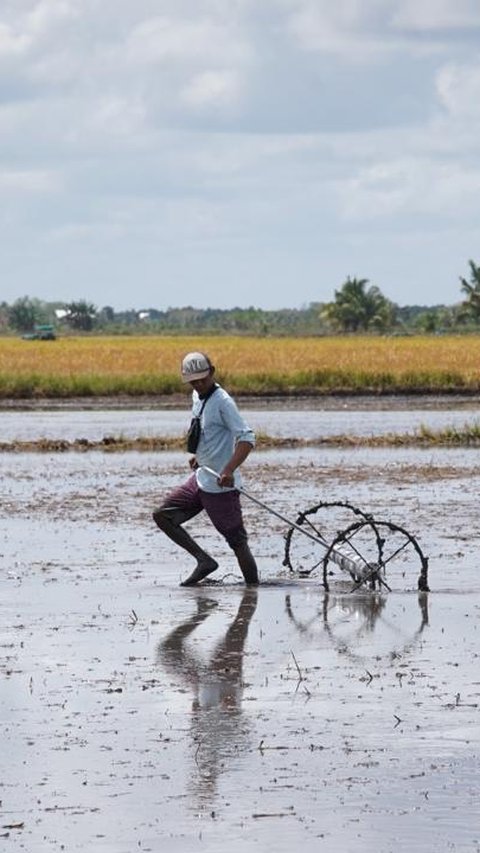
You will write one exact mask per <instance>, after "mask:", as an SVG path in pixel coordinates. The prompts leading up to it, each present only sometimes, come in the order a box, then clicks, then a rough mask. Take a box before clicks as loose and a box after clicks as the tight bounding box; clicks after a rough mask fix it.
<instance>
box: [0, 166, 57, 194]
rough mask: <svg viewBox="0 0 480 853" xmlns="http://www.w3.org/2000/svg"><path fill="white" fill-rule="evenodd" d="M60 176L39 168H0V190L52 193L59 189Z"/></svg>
mask: <svg viewBox="0 0 480 853" xmlns="http://www.w3.org/2000/svg"><path fill="white" fill-rule="evenodd" d="M60 185H61V182H60V178H59V175H58V174H57V173H56V172H49V171H44V170H40V169H37V170H35V169H31V170H15V171H12V170H0V190H2V191H5V190H7V191H18V192H20V193H22V194H23V193H52V192H56V191H57V190H58V189H60Z"/></svg>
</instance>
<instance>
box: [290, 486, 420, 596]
mask: <svg viewBox="0 0 480 853" xmlns="http://www.w3.org/2000/svg"><path fill="white" fill-rule="evenodd" d="M352 514H353V515H355V516H356V518H357V520H356V521H354V522H353V523H352V521H351V519H352ZM322 515H323V516H324V517H323V519H322ZM329 515H331V516H332V517H330V518H329V517H328V516H329ZM339 522H340V524H339ZM327 528H328V532H327ZM302 534H305V535H302ZM283 564H284V565H285V566H288V567H289V568H290V570H291V571H295V572H297V573H298V574H300V575H301V576H308V575H310V574H311V573H312V572H314V571H315V570H316V569H318V568H319V567H320V566H322V569H323V585H324V587H325V589H327V590H328V588H329V584H328V577H329V576H332V575H335V574H336V573H337V572H340V573H341V575H343V576H345V573H347V575H348V576H350V578H351V579H352V580H353V581H354V583H355V585H354V587H353V589H356V588H359V587H360V586H362V585H365V586H367V587H368V588H370V589H376V588H384V589H387V590H388V589H391V587H392V586H393V585H395V586H397V587H398V585H400V586H401V587H402V588H403V587H404V586H405V579H406V578H407V579H408V577H409V576H410V575H411V570H412V566H413V568H415V570H417V571H418V570H419V576H418V582H417V585H418V588H419V589H420V590H428V580H427V573H428V560H427V558H426V557H425V555H424V554H423V552H422V550H421V548H420V546H419V544H418V542H417V540H416V539H415V537H414V536H412V535H411V534H410V533H408V531H407V530H405V529H404V528H403V527H400V526H399V525H397V524H394V523H393V522H390V521H377V520H376V519H374V518H373V517H372V516H371V515H368V514H367V513H364V512H362V511H361V510H359V509H358V508H357V507H354V506H352V505H351V504H348V503H345V502H343V501H336V502H331V503H330V502H322V503H319V504H317V505H316V506H313V507H310V509H308V510H306V511H305V512H303V513H301V514H300V515H299V516H298V518H297V521H296V526H295V527H291V528H290V529H289V530H288V532H287V535H286V538H285V557H284V561H283ZM407 582H408V580H407Z"/></svg>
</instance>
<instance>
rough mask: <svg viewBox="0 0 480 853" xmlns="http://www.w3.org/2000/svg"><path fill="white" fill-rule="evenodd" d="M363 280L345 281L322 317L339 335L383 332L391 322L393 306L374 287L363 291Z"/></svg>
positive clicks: (365, 282) (350, 279)
mask: <svg viewBox="0 0 480 853" xmlns="http://www.w3.org/2000/svg"><path fill="white" fill-rule="evenodd" d="M367 284H368V279H367V278H360V279H358V278H350V276H349V277H348V278H347V280H346V282H345V283H344V284H343V285H342V287H341V288H340V290H336V291H335V301H334V302H330V303H329V304H328V305H326V306H325V309H324V311H323V316H324V317H325V318H326V319H327V320H329V321H330V322H331V323H332V324H333V325H334V326H335V327H337V328H338V329H340V330H341V331H343V332H359V331H364V332H365V331H368V330H370V329H377V330H379V331H380V330H384V329H386V328H388V327H389V326H392V325H393V324H394V322H395V306H394V305H393V303H392V302H390V301H389V300H388V299H386V298H385V296H384V295H383V293H382V292H381V290H380V289H379V288H378V287H375V286H373V287H369V288H368V289H367Z"/></svg>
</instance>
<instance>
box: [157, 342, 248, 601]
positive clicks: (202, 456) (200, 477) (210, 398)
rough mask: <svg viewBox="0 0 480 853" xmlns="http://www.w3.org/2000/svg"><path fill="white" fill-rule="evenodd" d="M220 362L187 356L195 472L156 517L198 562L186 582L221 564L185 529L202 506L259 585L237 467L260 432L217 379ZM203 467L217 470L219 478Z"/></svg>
mask: <svg viewBox="0 0 480 853" xmlns="http://www.w3.org/2000/svg"><path fill="white" fill-rule="evenodd" d="M214 375H215V367H214V366H213V364H212V363H211V361H210V359H209V357H208V356H207V355H205V353H202V352H190V353H188V355H186V356H185V358H184V359H183V361H182V380H183V382H188V383H189V384H190V385H191V387H192V389H193V393H192V424H191V427H190V430H189V437H188V442H189V444H188V450H190V452H191V453H193V454H194V455H193V456H191V458H190V460H189V465H190V468H191V469H192V471H193V472H194V473H192V474H191V476H190V477H189V478H188V480H187V481H186V482H185V483H183V484H182V485H181V486H179V487H178V488H176V489H174V490H173V491H172V492H170V494H168V495H167V496H166V497H165V499H164V501H163V502H162V503H161V504H160V506H159V507H158V509H156V510H155V511H154V513H153V518H154V520H155V522H156V524H157V525H158V527H159V528H160V530H163V532H164V533H166V534H167V536H169V537H170V539H172V540H173V542H176V544H177V545H180V547H181V548H184V549H185V550H186V551H188V553H189V554H191V555H192V557H195V559H196V561H197V565H196V566H195V568H194V570H193V572H192V573H191V575H189V577H188V578H186V580H184V581H182V583H181V586H194V585H195V584H197V583H198V582H199V581H201V580H203V579H204V578H206V577H207V575H210V574H211V573H212V572H214V571H215V569H217V568H218V563H217V561H216V560H214V559H213V557H211V556H210V554H207V552H206V551H204V550H203V549H202V548H201V547H200V545H198V544H197V543H196V542H195V540H194V539H192V537H191V536H190V535H189V534H188V533H187V531H186V530H184V529H183V527H182V524H184V523H185V522H186V521H188V520H189V519H191V518H193V517H194V516H196V515H198V513H200V512H201V511H202V510H203V509H204V510H205V512H206V513H207V515H208V517H209V518H210V521H211V522H212V524H213V525H214V527H215V528H216V529H217V530H218V532H219V533H221V534H222V536H223V537H224V538H225V539H226V541H227V542H228V544H229V546H230V548H231V549H232V550H233V552H234V554H235V556H236V558H237V561H238V565H239V566H240V569H241V572H242V574H243V577H244V578H245V582H246V583H247V584H258V582H259V580H258V571H257V565H256V562H255V559H254V558H253V556H252V553H251V551H250V548H249V546H248V541H247V533H246V530H245V527H244V525H243V518H242V510H241V506H240V494H239V492H238V488H239V487H241V477H240V472H239V471H238V468H239V467H240V465H241V464H242V462H244V461H245V459H246V458H247V456H248V455H249V453H250V451H251V450H252V448H253V447H254V445H255V434H254V433H253V432H252V430H251V429H250V428H249V427H248V426H247V424H246V423H245V421H244V420H243V418H242V416H241V415H240V412H239V411H238V409H237V406H236V404H235V402H234V400H233V399H232V397H230V395H229V394H227V392H226V391H225V390H224V389H223V388H221V387H220V385H218V384H217V383H216V382H215V379H214ZM203 466H207V467H208V468H211V469H212V470H213V471H216V472H218V474H219V476H218V478H217V477H215V476H214V475H213V474H210V473H209V472H208V471H206V470H205V468H204V467H203Z"/></svg>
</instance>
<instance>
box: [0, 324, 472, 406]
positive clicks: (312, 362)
mask: <svg viewBox="0 0 480 853" xmlns="http://www.w3.org/2000/svg"><path fill="white" fill-rule="evenodd" d="M198 349H200V350H205V351H207V352H208V353H209V355H210V357H211V358H212V360H213V362H214V363H215V364H217V365H218V372H217V375H218V377H219V379H220V381H222V382H224V383H225V384H227V385H228V387H229V388H230V389H231V390H232V391H233V392H236V393H250V394H262V393H265V394H267V393H301V392H305V393H334V392H336V391H337V392H356V393H361V392H362V391H363V392H372V391H373V392H377V393H382V392H385V393H392V392H393V393H395V392H397V393H402V392H409V393H415V392H419V393H420V392H422V393H425V392H429V391H430V392H441V391H448V392H455V391H458V392H460V391H464V392H465V391H472V392H476V391H478V390H479V389H480V337H475V336H468V337H467V336H453V335H452V336H444V337H431V336H418V337H392V338H388V337H332V338H246V337H204V336H195V337H191V336H189V337H187V336H186V337H159V336H158V337H157V336H155V337H153V336H152V337H68V338H64V339H60V340H57V341H53V342H51V341H24V340H20V339H12V338H3V339H0V396H2V397H3V398H7V397H35V396H45V397H69V396H83V395H115V394H132V395H142V394H171V393H174V392H176V391H178V390H179V389H180V387H181V383H180V381H179V376H178V371H179V364H180V360H181V358H182V356H183V355H184V354H185V353H186V352H188V351H189V350H198Z"/></svg>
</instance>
